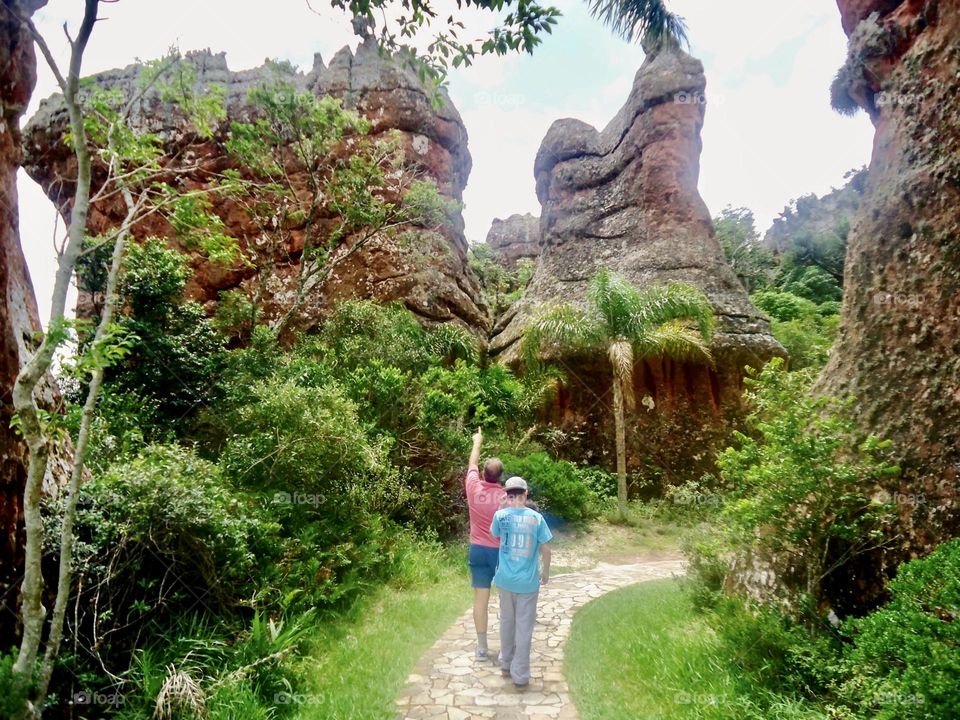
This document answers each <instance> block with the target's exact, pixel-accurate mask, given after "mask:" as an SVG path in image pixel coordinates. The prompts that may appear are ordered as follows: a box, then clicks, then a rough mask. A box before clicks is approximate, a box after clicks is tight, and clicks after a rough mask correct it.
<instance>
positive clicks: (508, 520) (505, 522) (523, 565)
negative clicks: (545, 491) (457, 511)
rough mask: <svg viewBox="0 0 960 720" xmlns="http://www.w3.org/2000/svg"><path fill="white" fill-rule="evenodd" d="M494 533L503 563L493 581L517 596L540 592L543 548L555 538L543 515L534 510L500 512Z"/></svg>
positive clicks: (496, 518)
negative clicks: (541, 548) (541, 550)
mask: <svg viewBox="0 0 960 720" xmlns="http://www.w3.org/2000/svg"><path fill="white" fill-rule="evenodd" d="M490 534H491V535H493V536H494V537H495V538H500V562H499V564H498V565H497V574H496V575H494V577H493V581H494V582H495V583H496V584H497V587H498V588H503V589H504V590H509V591H510V592H515V593H532V592H536V591H537V590H539V589H540V546H541V545H542V544H543V543H548V542H550V540H551V539H552V538H553V533H551V532H550V528H548V527H547V521H546V520H544V519H543V515H541V514H540V513H538V512H537V511H536V510H531V509H530V508H503V509H502V510H497V512H496V514H494V516H493V523H492V524H491V525H490Z"/></svg>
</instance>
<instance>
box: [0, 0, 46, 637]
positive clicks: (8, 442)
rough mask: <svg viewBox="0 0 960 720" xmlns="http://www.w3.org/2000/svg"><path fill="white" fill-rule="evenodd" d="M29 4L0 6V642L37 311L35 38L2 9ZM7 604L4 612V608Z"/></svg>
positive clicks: (11, 612) (6, 633)
mask: <svg viewBox="0 0 960 720" xmlns="http://www.w3.org/2000/svg"><path fill="white" fill-rule="evenodd" d="M10 8H13V9H15V10H16V11H17V12H19V13H21V14H26V13H29V12H31V11H32V9H33V7H32V6H31V7H25V6H24V5H23V4H21V3H18V2H15V1H14V0H3V9H2V10H0V88H2V97H0V101H2V103H3V108H4V112H3V117H2V118H0V533H2V535H0V647H7V646H9V645H11V644H13V643H14V641H15V638H16V635H17V634H18V628H17V625H18V623H17V598H18V594H19V585H20V575H21V573H22V571H23V559H24V548H25V543H26V537H25V535H24V528H23V523H24V517H23V492H24V487H25V485H26V480H27V445H26V443H25V442H24V440H23V438H22V437H21V436H20V435H19V434H18V433H17V432H16V431H15V430H13V428H11V427H10V421H11V420H12V419H13V397H12V391H13V384H14V382H15V381H16V377H17V374H18V373H19V372H20V367H21V365H22V364H23V362H24V361H25V359H26V356H27V355H28V353H29V350H28V348H27V347H26V346H25V339H26V338H30V337H31V336H33V335H34V334H35V333H38V332H39V331H40V318H39V315H38V313H37V303H36V300H35V299H34V294H33V286H32V284H31V283H30V275H29V273H28V271H27V264H26V261H25V260H24V257H23V251H22V250H21V248H20V232H19V211H18V207H17V168H18V167H20V154H21V151H20V117H21V115H22V114H23V111H24V110H25V109H26V107H27V103H28V102H29V101H30V95H31V93H32V92H33V86H34V83H35V81H36V58H35V56H34V52H33V40H32V39H31V38H30V35H29V33H28V32H27V31H26V29H24V28H23V26H22V25H21V24H20V22H19V21H18V20H17V19H16V18H14V17H13V16H12V15H11V14H10V13H9V12H8V9H10ZM5 611H6V612H5Z"/></svg>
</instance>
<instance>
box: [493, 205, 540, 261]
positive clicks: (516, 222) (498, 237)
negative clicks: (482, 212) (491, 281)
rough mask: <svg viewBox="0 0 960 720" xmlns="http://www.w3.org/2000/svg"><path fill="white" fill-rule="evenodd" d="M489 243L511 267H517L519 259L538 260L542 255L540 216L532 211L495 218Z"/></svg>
mask: <svg viewBox="0 0 960 720" xmlns="http://www.w3.org/2000/svg"><path fill="white" fill-rule="evenodd" d="M487 245H489V246H490V248H491V249H492V250H493V251H494V252H496V253H497V255H498V256H499V257H500V260H501V261H502V262H503V264H504V266H505V267H507V268H509V269H513V268H514V267H516V264H517V261H518V260H536V259H537V258H538V257H539V256H540V218H538V217H534V216H533V215H531V214H530V213H526V214H525V215H519V214H513V215H511V216H510V217H508V218H507V219H506V220H501V219H500V218H494V219H493V223H491V225H490V230H489V231H487Z"/></svg>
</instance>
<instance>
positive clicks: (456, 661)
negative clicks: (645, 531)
mask: <svg viewBox="0 0 960 720" xmlns="http://www.w3.org/2000/svg"><path fill="white" fill-rule="evenodd" d="M684 567H685V564H684V562H683V561H682V560H663V561H658V562H645V563H637V564H635V565H608V564H605V563H601V564H599V565H598V566H597V567H595V568H593V569H592V570H584V571H578V572H573V573H569V574H566V575H559V576H557V577H555V578H551V580H550V584H549V585H547V586H546V587H543V588H541V589H540V603H539V607H538V613H537V627H536V630H535V631H534V635H533V650H532V652H531V653H530V668H531V675H532V677H531V679H530V686H529V687H528V688H527V689H526V690H523V691H519V690H517V689H516V688H514V686H513V683H512V682H511V680H510V678H504V677H501V675H500V667H499V665H497V663H496V661H495V658H496V650H497V648H498V647H499V645H500V639H499V622H498V620H497V598H496V597H492V598H491V600H490V631H489V633H488V637H489V642H490V648H491V656H492V658H493V659H492V660H490V661H486V662H481V661H478V660H476V659H474V648H475V645H476V633H475V631H474V628H473V610H472V609H470V610H468V611H467V612H466V613H464V614H463V615H462V616H461V617H460V619H459V620H457V621H456V622H455V623H454V624H453V625H452V626H451V627H450V628H449V629H448V630H447V631H446V632H445V633H444V634H443V635H442V636H441V637H440V639H439V640H437V642H436V643H434V645H433V647H432V648H430V650H429V651H428V652H427V653H426V654H425V655H424V656H423V657H422V658H421V659H420V662H419V663H418V665H417V667H416V669H415V670H414V672H413V674H411V675H410V677H409V678H408V680H407V687H406V688H405V689H404V691H403V693H402V694H401V696H400V698H399V699H398V700H397V707H398V708H399V712H400V714H399V717H401V718H405V719H407V720H421V719H422V718H438V719H442V720H467V719H468V718H496V719H497V720H576V719H577V718H579V715H578V713H577V709H576V708H575V707H574V705H573V701H572V700H571V699H570V693H569V689H568V687H567V681H566V679H565V678H564V676H563V646H564V643H565V642H566V639H567V635H569V634H570V623H571V622H572V620H573V615H574V613H576V611H577V610H578V609H579V608H580V607H581V606H582V605H585V604H586V603H588V602H590V601H591V600H593V599H594V598H598V597H600V596H601V595H603V594H604V593H608V592H610V591H611V590H616V589H618V588H621V587H625V586H627V585H632V584H634V583H637V582H643V581H645V580H656V579H659V578H667V577H671V576H674V575H681V574H683V572H684ZM495 592H496V591H494V594H495Z"/></svg>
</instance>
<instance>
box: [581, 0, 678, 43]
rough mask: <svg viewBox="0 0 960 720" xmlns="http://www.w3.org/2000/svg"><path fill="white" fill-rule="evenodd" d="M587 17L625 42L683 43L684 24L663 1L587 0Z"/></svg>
mask: <svg viewBox="0 0 960 720" xmlns="http://www.w3.org/2000/svg"><path fill="white" fill-rule="evenodd" d="M587 4H588V5H589V6H590V14H591V15H593V17H595V18H597V19H599V20H600V22H602V23H603V24H604V25H606V26H607V27H609V28H610V29H611V30H612V31H613V32H614V33H616V34H617V35H619V36H620V37H622V38H623V39H624V40H626V41H628V42H642V41H644V40H654V41H655V44H656V41H660V42H662V41H663V40H672V41H674V42H676V43H678V44H687V24H686V23H685V22H684V20H683V18H682V17H680V16H679V15H676V14H674V13H672V12H670V10H668V9H667V4H666V3H665V2H664V0H587Z"/></svg>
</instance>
